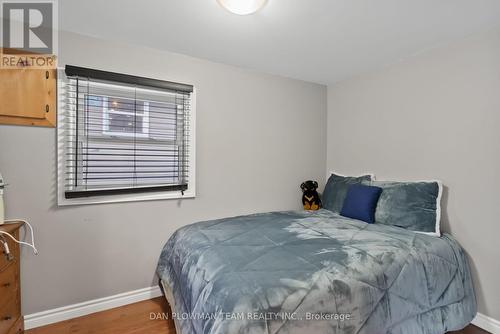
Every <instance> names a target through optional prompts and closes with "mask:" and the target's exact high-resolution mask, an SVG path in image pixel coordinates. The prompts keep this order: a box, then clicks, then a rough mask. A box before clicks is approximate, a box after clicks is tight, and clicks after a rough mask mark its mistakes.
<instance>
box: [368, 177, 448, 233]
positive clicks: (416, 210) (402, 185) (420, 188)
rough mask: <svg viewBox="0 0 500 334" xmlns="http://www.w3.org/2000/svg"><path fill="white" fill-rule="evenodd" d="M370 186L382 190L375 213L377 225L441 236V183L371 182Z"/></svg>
mask: <svg viewBox="0 0 500 334" xmlns="http://www.w3.org/2000/svg"><path fill="white" fill-rule="evenodd" d="M369 184H370V185H374V186H377V187H381V188H382V194H381V195H380V198H379V200H378V204H377V210H376V212H375V223H376V224H386V225H393V226H398V227H402V228H404V229H407V230H411V231H415V232H424V233H427V234H432V235H440V227H439V225H440V221H441V194H442V185H441V182H440V181H422V182H389V181H371V182H369Z"/></svg>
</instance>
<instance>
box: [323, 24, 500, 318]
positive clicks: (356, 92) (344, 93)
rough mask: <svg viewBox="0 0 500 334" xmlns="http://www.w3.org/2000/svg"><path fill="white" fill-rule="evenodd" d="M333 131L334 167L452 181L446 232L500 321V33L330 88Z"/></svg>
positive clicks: (483, 304) (484, 308) (482, 301)
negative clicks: (463, 253) (463, 255)
mask: <svg viewBox="0 0 500 334" xmlns="http://www.w3.org/2000/svg"><path fill="white" fill-rule="evenodd" d="M327 133H328V146H327V152H328V154H327V168H328V169H329V170H330V169H333V170H338V171H340V172H344V173H357V172H365V171H372V172H374V173H376V175H377V178H379V179H411V180H415V179H416V180H418V179H436V178H437V179H441V180H443V181H444V184H445V185H446V187H447V189H446V192H445V197H444V199H443V204H444V208H445V210H444V227H445V228H444V229H445V230H447V231H450V232H451V233H452V234H453V235H454V236H455V237H456V238H457V239H458V240H459V242H460V243H461V244H462V245H463V247H464V248H465V250H466V251H467V253H468V254H469V256H470V262H471V267H472V271H473V274H474V280H475V287H476V293H477V297H478V303H479V311H480V312H481V313H483V314H486V315H488V316H491V317H493V318H495V319H500V289H499V288H498V283H499V278H500V260H499V259H500V247H499V238H500V224H499V221H500V194H499V190H500V31H493V32H490V33H487V34H484V35H482V36H475V37H473V38H469V39H468V40H466V41H462V42H457V43H455V44H453V45H448V46H446V47H442V48H439V49H434V50H430V51H428V52H426V53H424V54H421V55H418V56H415V57H413V58H412V59H407V60H405V61H403V62H401V63H399V64H397V65H395V66H391V67H388V68H385V69H382V70H380V71H377V72H375V73H371V74H368V75H364V76H361V77H357V78H353V79H351V80H348V81H345V82H342V83H340V84H337V85H335V86H332V87H329V90H328V130H327Z"/></svg>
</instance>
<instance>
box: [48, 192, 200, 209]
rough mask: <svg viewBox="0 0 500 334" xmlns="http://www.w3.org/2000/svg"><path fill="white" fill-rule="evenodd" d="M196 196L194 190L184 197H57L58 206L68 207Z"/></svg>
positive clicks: (173, 194) (149, 195)
mask: <svg viewBox="0 0 500 334" xmlns="http://www.w3.org/2000/svg"><path fill="white" fill-rule="evenodd" d="M195 197H196V194H195V191H194V190H187V191H185V192H184V195H182V193H181V192H180V191H172V192H168V193H166V192H159V193H144V194H126V195H113V196H104V197H85V198H75V199H67V198H64V196H63V197H59V199H58V203H57V204H58V206H70V205H86V204H106V203H124V202H141V201H158V200H169V199H192V198H195Z"/></svg>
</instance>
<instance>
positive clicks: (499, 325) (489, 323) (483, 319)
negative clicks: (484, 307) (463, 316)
mask: <svg viewBox="0 0 500 334" xmlns="http://www.w3.org/2000/svg"><path fill="white" fill-rule="evenodd" d="M472 324H473V325H475V326H477V327H479V328H482V329H484V330H485V331H487V332H490V333H491V334H500V321H498V320H496V319H493V318H490V317H488V316H485V315H484V314H481V313H478V314H477V315H476V317H475V318H474V320H472Z"/></svg>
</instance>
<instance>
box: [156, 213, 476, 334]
mask: <svg viewBox="0 0 500 334" xmlns="http://www.w3.org/2000/svg"><path fill="white" fill-rule="evenodd" d="M157 273H158V275H159V277H160V279H161V281H162V283H163V284H164V286H165V287H166V289H165V290H167V294H168V296H169V298H168V299H169V302H170V304H171V306H172V311H173V316H174V320H175V323H176V327H177V333H178V334H191V333H193V334H202V333H203V334H208V333H211V334H216V333H217V334H223V333H224V334H226V333H227V334H233V333H249V334H250V333H252V334H260V333H266V334H267V333H280V334H294V333H308V332H310V333H346V334H347V333H349V334H351V333H352V334H354V333H360V334H365V333H366V334H378V333H380V334H382V333H394V334H395V333H401V334H403V333H404V334H413V333H415V334H420V333H422V334H423V333H426V334H432V333H436V334H438V333H439V334H442V333H446V332H448V331H452V330H459V329H462V328H463V327H465V326H466V325H468V324H469V323H470V321H471V320H472V319H473V318H474V316H475V314H476V301H475V295H474V291H473V286H472V281H471V275H470V271H469V266H468V264H467V259H466V257H465V255H464V252H463V250H462V248H461V247H460V245H459V244H458V243H457V242H456V240H454V239H453V237H451V236H450V235H448V234H444V235H443V236H442V237H435V236H428V235H424V234H418V233H415V232H411V231H407V230H404V229H401V228H398V227H393V226H386V225H378V224H366V223H364V222H361V221H358V220H353V219H347V218H344V217H341V216H339V215H337V214H334V213H332V212H330V211H327V210H319V211H316V212H307V211H297V212H292V211H289V212H272V213H264V214H254V215H248V216H240V217H233V218H225V219H219V220H213V221H207V222H200V223H196V224H192V225H189V226H186V227H183V228H181V229H179V230H178V231H176V232H175V233H174V235H173V236H172V237H171V238H170V239H169V240H168V242H167V243H166V245H165V247H164V248H163V250H162V252H161V255H160V259H159V263H158V268H157Z"/></svg>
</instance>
